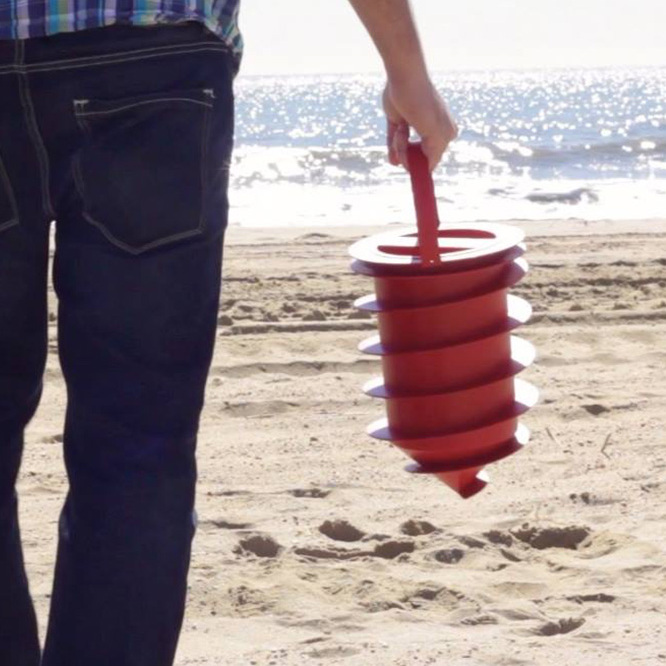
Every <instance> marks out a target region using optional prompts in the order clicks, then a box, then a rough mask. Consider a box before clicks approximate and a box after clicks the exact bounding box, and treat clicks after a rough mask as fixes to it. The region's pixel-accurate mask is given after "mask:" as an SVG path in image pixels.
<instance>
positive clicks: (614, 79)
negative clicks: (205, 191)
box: [230, 68, 666, 227]
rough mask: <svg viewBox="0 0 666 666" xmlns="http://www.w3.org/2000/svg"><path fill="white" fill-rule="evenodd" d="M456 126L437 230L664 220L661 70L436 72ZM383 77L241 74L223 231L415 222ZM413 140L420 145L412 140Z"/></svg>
mask: <svg viewBox="0 0 666 666" xmlns="http://www.w3.org/2000/svg"><path fill="white" fill-rule="evenodd" d="M433 80H434V82H435V85H436V86H437V89H438V90H439V91H440V92H441V93H442V95H443V96H444V98H445V99H446V100H447V102H448V104H449V107H450V109H451V111H452V113H453V115H454V117H455V118H456V121H457V122H458V124H459V127H460V136H459V138H458V139H457V140H456V141H455V142H454V143H453V144H451V146H450V148H449V150H448V151H447V153H446V154H445V156H444V159H443V161H442V163H441V164H440V166H439V167H438V168H437V170H436V171H435V173H434V179H435V189H436V194H437V198H438V202H439V215H440V219H441V221H442V222H456V223H459V222H465V221H481V220H488V221H493V220H494V221H497V220H507V219H519V220H554V219H570V218H576V219H583V220H598V219H636V220H639V219H640V220H648V219H654V218H657V217H661V218H663V217H664V216H665V215H666V68H646V69H605V70H602V69H599V70H550V71H536V70H535V71H495V72H464V73H447V74H435V75H433ZM383 85H384V78H383V77H381V76H380V75H325V76H293V77H275V76H271V77H269V76H266V77H263V76H255V77H252V76H247V77H243V76H242V74H241V75H239V77H238V78H237V79H236V84H235V91H236V135H235V148H234V155H233V160H232V165H231V184H230V205H231V209H230V224H232V225H241V226H246V227H250V226H252V227H257V226H261V227H265V226H318V225H326V226H328V225H358V224H369V225H374V224H390V223H399V224H413V223H414V222H415V217H414V210H413V200H412V198H411V187H410V182H409V176H408V174H407V173H406V171H405V170H404V169H403V168H402V167H394V166H392V165H390V164H389V163H388V161H387V151H386V147H385V144H386V121H385V117H384V114H383V111H382V108H381V91H382V89H383ZM414 138H417V137H414Z"/></svg>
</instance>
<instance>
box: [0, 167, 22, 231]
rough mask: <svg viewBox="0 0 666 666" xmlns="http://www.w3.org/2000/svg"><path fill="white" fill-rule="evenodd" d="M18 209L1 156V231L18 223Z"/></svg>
mask: <svg viewBox="0 0 666 666" xmlns="http://www.w3.org/2000/svg"><path fill="white" fill-rule="evenodd" d="M18 221H19V220H18V209H17V206H16V199H15V198H14V190H13V189H12V184H11V182H10V181H9V176H8V174H7V169H5V163H4V162H3V161H2V156H0V232H2V231H4V230H5V229H9V228H10V227H13V226H14V225H16V224H18Z"/></svg>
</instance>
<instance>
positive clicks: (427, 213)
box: [407, 142, 441, 265]
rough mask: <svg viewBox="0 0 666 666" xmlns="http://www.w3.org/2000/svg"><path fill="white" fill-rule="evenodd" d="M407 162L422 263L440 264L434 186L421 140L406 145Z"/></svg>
mask: <svg viewBox="0 0 666 666" xmlns="http://www.w3.org/2000/svg"><path fill="white" fill-rule="evenodd" d="M407 164H408V167H409V175H410V176H411V179H412V191H413V193H414V205H415V206H416V220H417V224H418V232H419V233H418V236H419V249H420V251H421V261H422V263H423V265H433V264H440V263H441V259H440V257H439V242H438V236H437V230H438V228H439V218H438V216H437V201H436V200H435V186H434V184H433V182H432V175H431V173H430V168H429V166H428V158H427V157H426V156H425V154H424V153H423V151H422V150H421V142H413V143H410V144H408V146H407Z"/></svg>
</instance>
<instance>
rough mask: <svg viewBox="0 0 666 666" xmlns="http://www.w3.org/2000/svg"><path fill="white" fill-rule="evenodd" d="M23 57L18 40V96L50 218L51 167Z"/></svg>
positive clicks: (45, 208)
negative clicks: (35, 154)
mask: <svg viewBox="0 0 666 666" xmlns="http://www.w3.org/2000/svg"><path fill="white" fill-rule="evenodd" d="M24 57H25V42H24V41H23V40H19V41H18V43H17V45H16V59H15V66H16V68H17V70H18V73H19V97H20V99H21V106H22V107H23V116H24V119H25V121H26V124H27V126H28V134H29V135H30V139H31V141H32V144H33V148H34V149H35V152H36V153H37V161H38V162H39V171H40V177H41V181H42V183H41V185H42V186H41V190H42V193H41V194H42V208H43V210H44V214H45V215H48V216H50V217H52V218H55V217H56V214H55V211H54V210H53V202H52V201H51V192H50V190H51V169H50V165H49V156H48V153H47V152H46V147H45V145H44V140H43V138H42V135H41V133H40V131H39V125H38V124H37V116H36V114H35V107H34V105H33V103H32V96H31V94H30V83H29V81H28V76H27V74H26V71H25V67H24V65H23V61H24Z"/></svg>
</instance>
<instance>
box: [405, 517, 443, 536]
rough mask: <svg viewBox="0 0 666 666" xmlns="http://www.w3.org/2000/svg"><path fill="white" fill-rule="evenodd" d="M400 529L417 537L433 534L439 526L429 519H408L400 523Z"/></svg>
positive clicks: (408, 534)
mask: <svg viewBox="0 0 666 666" xmlns="http://www.w3.org/2000/svg"><path fill="white" fill-rule="evenodd" d="M400 531H401V532H402V533H403V534H406V535H407V536H411V537H415V536H423V535H425V534H432V533H433V532H436V531H437V528H436V527H435V526H434V525H433V524H432V523H429V522H428V521H427V520H406V521H405V522H404V523H403V524H402V525H400Z"/></svg>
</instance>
